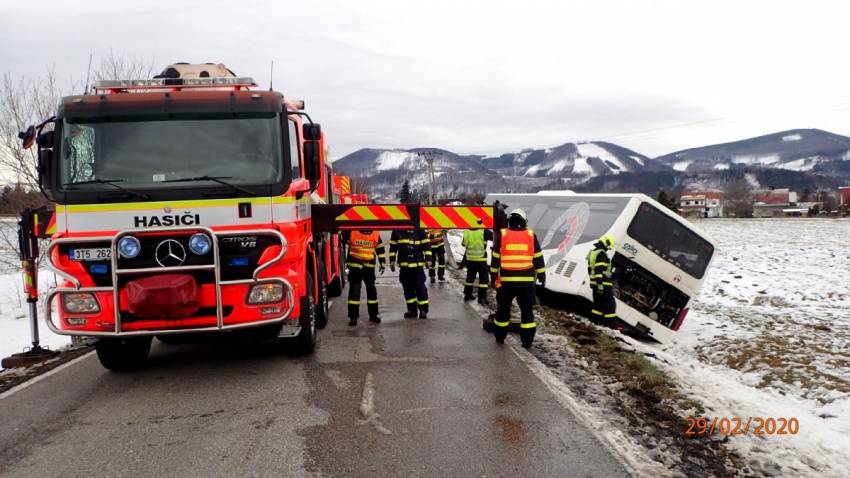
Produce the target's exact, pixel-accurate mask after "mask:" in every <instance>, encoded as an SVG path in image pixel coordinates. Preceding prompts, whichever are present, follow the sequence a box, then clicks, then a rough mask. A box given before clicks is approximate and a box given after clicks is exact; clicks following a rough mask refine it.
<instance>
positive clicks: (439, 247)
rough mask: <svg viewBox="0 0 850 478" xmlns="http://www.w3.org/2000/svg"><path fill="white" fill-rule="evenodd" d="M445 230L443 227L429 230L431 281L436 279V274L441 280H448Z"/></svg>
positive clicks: (429, 274) (429, 271) (429, 270)
mask: <svg viewBox="0 0 850 478" xmlns="http://www.w3.org/2000/svg"><path fill="white" fill-rule="evenodd" d="M445 237H446V236H445V231H443V230H442V229H431V230H429V231H428V239H429V240H430V241H431V260H430V261H429V262H428V276H429V277H430V278H431V283H432V284H433V283H434V281H435V278H434V276H435V275H436V276H437V278H439V279H440V282H442V281H444V280H446V246H445V245H444V244H445V241H444V239H445ZM435 268H436V269H437V270H436V274H434V272H435V271H434V269H435Z"/></svg>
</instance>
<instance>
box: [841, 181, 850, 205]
mask: <svg viewBox="0 0 850 478" xmlns="http://www.w3.org/2000/svg"><path fill="white" fill-rule="evenodd" d="M838 201H839V204H840V205H842V206H844V205H850V186H843V187H840V188H838Z"/></svg>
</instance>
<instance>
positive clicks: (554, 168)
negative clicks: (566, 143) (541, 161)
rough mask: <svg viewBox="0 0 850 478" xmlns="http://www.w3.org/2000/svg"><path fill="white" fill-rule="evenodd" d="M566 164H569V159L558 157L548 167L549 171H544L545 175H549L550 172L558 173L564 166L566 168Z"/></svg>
mask: <svg viewBox="0 0 850 478" xmlns="http://www.w3.org/2000/svg"><path fill="white" fill-rule="evenodd" d="M568 164H570V160H569V159H559V160H558V161H556V162H555V164H553V165H552V167H551V168H549V171H547V172H546V175H547V176H550V175H551V174H552V173H559V172H561V171H563V170H564V168H566V167H567V165H568Z"/></svg>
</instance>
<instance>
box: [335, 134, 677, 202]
mask: <svg viewBox="0 0 850 478" xmlns="http://www.w3.org/2000/svg"><path fill="white" fill-rule="evenodd" d="M428 153H430V154H433V156H434V158H435V159H434V175H435V184H436V188H437V193H438V194H445V195H457V194H463V193H467V194H468V193H479V194H486V193H488V192H504V191H516V192H526V191H535V190H539V189H543V188H553V187H554V188H562V187H563V188H565V187H570V186H572V185H575V184H578V183H581V182H583V181H586V180H587V179H589V178H593V177H596V176H600V175H616V174H621V173H625V172H641V171H647V170H649V171H657V170H669V168H668V167H667V166H664V165H661V164H659V163H656V162H655V161H653V160H652V159H650V158H648V157H646V156H644V155H642V154H640V153H637V152H635V151H632V150H630V149H626V148H623V147H621V146H618V145H616V144H612V143H605V142H600V141H595V142H584V143H566V144H563V145H561V146H558V147H555V148H550V149H525V150H522V151H520V152H518V153H506V154H502V155H500V156H477V155H466V156H464V155H459V154H456V153H453V152H451V151H446V150H441V149H432V148H419V149H409V150H382V149H361V150H359V151H355V152H354V153H351V154H349V155H348V156H345V157H342V158H340V159H338V160H337V161H335V162H334V168H335V169H336V171H338V172H339V173H340V174H344V175H348V176H351V177H365V178H368V184H369V189H370V193H371V194H372V195H373V196H375V197H382V198H390V197H392V196H393V195H394V194H395V193H396V192H397V191H398V190H399V187H400V185H401V183H402V182H403V181H404V180H405V179H407V180H409V181H410V183H411V186H412V187H413V188H414V189H417V190H419V191H427V189H428V183H427V177H428V176H427V162H426V160H425V157H424V156H425V155H426V154H428Z"/></svg>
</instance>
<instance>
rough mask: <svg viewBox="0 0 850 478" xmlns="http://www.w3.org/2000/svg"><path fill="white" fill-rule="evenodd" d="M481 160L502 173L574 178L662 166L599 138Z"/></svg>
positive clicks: (485, 164) (654, 168) (656, 168)
mask: <svg viewBox="0 0 850 478" xmlns="http://www.w3.org/2000/svg"><path fill="white" fill-rule="evenodd" d="M481 163H482V164H483V165H484V166H486V167H488V168H490V169H493V170H495V171H498V172H499V173H501V174H503V175H506V176H526V177H559V178H572V179H576V180H581V179H587V178H591V177H595V176H601V175H607V174H620V173H625V172H639V171H645V170H658V169H666V168H665V167H664V166H660V165H658V164H657V163H655V162H653V161H652V160H651V159H650V158H648V157H646V156H644V155H642V154H640V153H637V152H635V151H632V150H630V149H627V148H624V147H622V146H618V145H616V144H612V143H605V142H602V141H589V142H580V143H566V144H563V145H561V146H558V147H556V148H550V149H526V150H523V151H521V152H519V153H508V154H503V155H501V156H496V157H485V158H482V160H481Z"/></svg>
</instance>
